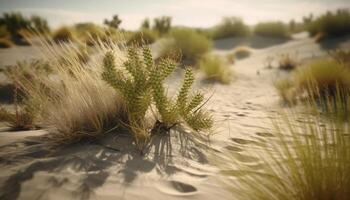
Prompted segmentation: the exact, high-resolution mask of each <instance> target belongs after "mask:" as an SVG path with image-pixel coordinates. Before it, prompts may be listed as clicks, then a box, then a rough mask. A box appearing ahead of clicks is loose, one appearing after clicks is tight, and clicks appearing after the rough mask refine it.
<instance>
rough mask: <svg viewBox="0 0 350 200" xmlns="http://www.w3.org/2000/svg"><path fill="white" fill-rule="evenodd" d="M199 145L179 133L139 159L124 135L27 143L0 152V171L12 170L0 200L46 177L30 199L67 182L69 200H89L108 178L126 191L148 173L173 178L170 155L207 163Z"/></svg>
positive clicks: (157, 140) (161, 138) (155, 141)
mask: <svg viewBox="0 0 350 200" xmlns="http://www.w3.org/2000/svg"><path fill="white" fill-rule="evenodd" d="M203 146H207V145H206V139H205V138H198V137H195V136H194V134H189V133H187V132H185V131H184V130H182V129H176V130H174V131H172V132H170V133H169V134H167V135H156V136H154V137H153V138H152V140H151V141H150V142H149V144H148V146H147V147H146V149H145V151H144V155H141V154H140V152H139V151H137V150H136V149H135V147H134V145H133V139H132V138H131V137H130V136H128V135H123V134H120V135H109V136H107V137H106V138H104V139H100V140H96V141H93V142H91V141H90V142H86V141H85V142H80V143H75V144H70V145H60V146H57V145H53V144H52V143H51V142H50V140H48V139H47V138H45V137H40V138H38V137H33V138H26V139H25V140H24V141H20V142H15V143H12V144H9V145H5V146H1V147H0V152H1V153H0V166H1V167H2V168H3V169H11V170H9V171H11V172H6V173H7V174H6V176H4V175H5V173H4V174H3V175H2V177H1V178H0V184H1V185H0V199H3V200H10V199H11V200H13V199H17V198H19V196H20V194H21V189H22V187H23V184H24V183H25V182H27V181H30V180H33V179H34V176H35V175H36V174H38V173H41V174H42V173H47V174H49V176H47V175H46V176H45V177H46V178H43V179H42V180H40V181H41V182H40V184H42V185H40V186H39V187H36V186H31V187H32V188H34V189H35V190H38V188H39V191H35V194H33V193H34V192H32V193H31V194H33V195H34V197H33V198H32V199H46V198H47V195H48V193H49V192H50V191H54V190H57V189H59V188H61V187H63V186H64V185H66V184H71V182H74V191H71V194H70V196H71V197H72V199H90V198H92V197H93V196H94V191H95V190H96V189H97V188H99V187H102V186H103V185H104V183H105V182H106V180H107V178H109V177H110V176H118V178H117V179H118V180H120V181H121V183H122V185H124V187H127V186H128V185H129V184H131V183H132V182H133V181H134V180H135V179H136V178H137V176H138V175H139V174H142V173H148V172H150V171H152V170H153V169H156V171H157V173H158V174H161V175H162V174H165V175H171V174H173V173H175V172H176V171H177V168H176V167H174V165H172V164H173V162H174V160H173V159H174V157H175V155H176V156H178V155H181V156H180V157H182V158H181V160H183V158H187V159H190V160H195V161H197V162H200V163H207V162H208V161H207V158H206V156H205V155H204V154H203V153H202V152H201V150H200V149H203ZM5 152H6V153H5ZM176 162H177V161H176ZM72 170H73V171H74V172H75V173H70V174H69V175H68V176H67V171H68V172H69V171H72ZM71 179H72V180H73V181H72V180H71ZM74 179H76V180H78V181H76V180H74ZM35 183H36V182H35ZM43 187H44V189H42V188H43Z"/></svg>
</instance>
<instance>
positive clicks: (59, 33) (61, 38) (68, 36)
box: [52, 26, 76, 43]
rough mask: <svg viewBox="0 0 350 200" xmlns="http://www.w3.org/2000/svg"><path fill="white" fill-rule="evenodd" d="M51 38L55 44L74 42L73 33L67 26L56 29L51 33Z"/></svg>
mask: <svg viewBox="0 0 350 200" xmlns="http://www.w3.org/2000/svg"><path fill="white" fill-rule="evenodd" d="M52 38H53V40H54V41H55V42H56V43H60V42H69V41H74V40H75V39H76V37H75V33H74V31H73V30H72V29H71V28H69V27H67V26H63V27H61V28H59V29H57V30H56V31H55V32H54V33H53V36H52Z"/></svg>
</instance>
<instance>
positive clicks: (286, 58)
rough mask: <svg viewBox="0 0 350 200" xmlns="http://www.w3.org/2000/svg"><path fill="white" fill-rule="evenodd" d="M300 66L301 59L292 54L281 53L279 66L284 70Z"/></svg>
mask: <svg viewBox="0 0 350 200" xmlns="http://www.w3.org/2000/svg"><path fill="white" fill-rule="evenodd" d="M298 66H299V61H298V58H297V57H296V56H293V55H292V54H288V53H287V54H281V55H280V56H279V58H278V68H279V69H282V70H293V69H295V68H296V67H298Z"/></svg>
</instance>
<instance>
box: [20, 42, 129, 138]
mask: <svg viewBox="0 0 350 200" xmlns="http://www.w3.org/2000/svg"><path fill="white" fill-rule="evenodd" d="M40 42H41V43H40V44H38V48H39V49H40V51H41V53H42V54H43V56H44V61H45V62H48V63H49V66H50V70H51V71H50V73H49V74H48V73H47V72H45V71H38V70H34V69H33V68H32V67H28V71H27V75H25V76H21V75H17V76H14V78H15V81H16V82H18V83H19V86H20V87H21V89H23V91H24V93H25V94H26V96H27V98H28V99H30V100H32V101H34V102H38V105H40V107H39V108H38V109H37V111H38V112H39V113H38V121H40V124H41V125H42V126H43V127H45V128H49V129H50V132H51V133H52V136H53V137H54V139H55V140H57V141H61V142H71V141H76V140H80V139H82V138H94V137H98V136H102V135H104V134H105V133H107V132H108V131H110V130H112V129H115V128H116V127H118V126H119V125H120V123H121V121H122V119H123V116H124V113H125V110H124V107H125V105H124V102H123V100H122V98H121V97H120V96H119V95H118V94H117V93H116V92H115V91H114V90H113V89H112V88H110V87H108V85H107V84H106V83H105V82H104V81H103V80H102V79H101V72H102V64H101V57H96V58H94V59H90V61H89V62H88V63H84V62H81V60H80V58H79V56H78V55H79V53H78V52H79V48H78V47H77V46H76V45H75V44H73V43H64V44H60V45H57V44H55V43H54V42H52V41H47V40H44V39H42V40H41V41H40ZM111 49H113V50H114V52H116V56H117V58H118V62H121V61H122V60H123V57H124V56H123V53H122V52H121V51H120V50H119V47H118V46H117V44H115V45H112V44H110V45H109V46H107V45H103V44H100V46H96V51H97V52H99V55H101V54H104V53H105V52H106V51H110V50H111ZM43 68H44V67H43Z"/></svg>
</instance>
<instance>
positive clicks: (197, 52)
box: [160, 28, 212, 63]
mask: <svg viewBox="0 0 350 200" xmlns="http://www.w3.org/2000/svg"><path fill="white" fill-rule="evenodd" d="M211 45H212V43H211V41H210V40H209V39H208V38H207V37H205V36H204V35H201V34H200V33H198V32H196V31H195V30H192V29H186V28H178V29H172V30H171V32H170V37H169V42H167V43H164V45H163V46H162V47H161V53H160V54H161V55H168V54H170V53H174V52H178V53H180V54H182V60H185V61H189V62H190V63H195V62H196V61H197V60H198V59H200V58H201V56H202V55H204V54H205V53H207V52H208V51H209V50H210V48H211Z"/></svg>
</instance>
